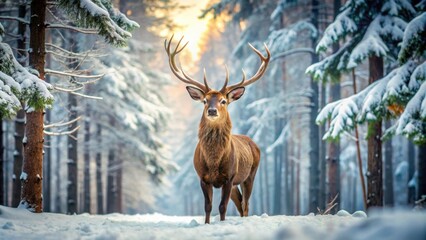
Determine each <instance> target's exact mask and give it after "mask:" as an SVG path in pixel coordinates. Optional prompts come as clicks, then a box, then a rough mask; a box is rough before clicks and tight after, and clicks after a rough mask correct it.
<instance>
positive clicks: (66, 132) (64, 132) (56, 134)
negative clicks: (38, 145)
mask: <svg viewBox="0 0 426 240" xmlns="http://www.w3.org/2000/svg"><path fill="white" fill-rule="evenodd" d="M78 129H80V126H77V127H75V128H74V129H71V130H69V131H59V132H49V131H46V130H44V131H43V132H44V134H46V135H49V136H63V135H68V136H69V137H72V138H75V137H74V136H72V135H71V134H72V133H75V132H76V131H78ZM75 140H77V139H75Z"/></svg>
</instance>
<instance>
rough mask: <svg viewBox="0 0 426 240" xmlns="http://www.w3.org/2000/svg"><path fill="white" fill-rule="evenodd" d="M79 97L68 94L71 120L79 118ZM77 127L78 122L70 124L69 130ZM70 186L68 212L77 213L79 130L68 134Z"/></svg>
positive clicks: (68, 189)
mask: <svg viewBox="0 0 426 240" xmlns="http://www.w3.org/2000/svg"><path fill="white" fill-rule="evenodd" d="M76 108H77V98H76V96H75V95H74V94H68V109H69V111H70V113H69V120H72V119H75V118H77V110H76ZM76 127H77V122H73V123H72V124H70V125H69V126H68V130H69V131H71V130H72V129H74V128H76ZM67 146H68V188H67V213H68V214H74V213H77V211H78V210H77V209H78V208H77V205H78V204H77V203H78V152H77V150H78V149H77V131H75V132H73V133H72V134H70V135H69V136H68V144H67Z"/></svg>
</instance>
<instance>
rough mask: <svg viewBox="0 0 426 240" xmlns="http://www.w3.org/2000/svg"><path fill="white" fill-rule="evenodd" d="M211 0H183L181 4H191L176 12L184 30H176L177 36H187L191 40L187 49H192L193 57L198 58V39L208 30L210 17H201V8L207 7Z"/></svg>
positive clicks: (187, 39) (177, 20)
mask: <svg viewBox="0 0 426 240" xmlns="http://www.w3.org/2000/svg"><path fill="white" fill-rule="evenodd" d="M208 2H209V0H183V1H179V3H180V4H182V5H185V6H189V7H188V8H187V9H185V10H182V11H180V12H178V13H176V19H175V21H176V23H177V24H179V25H181V26H182V27H183V28H182V32H176V33H175V36H176V37H178V38H180V37H181V36H182V35H184V36H185V40H186V41H189V43H188V46H187V47H186V49H185V50H187V51H190V52H191V54H192V57H193V59H198V57H197V55H198V52H199V49H198V44H197V43H198V40H199V39H200V38H201V35H202V33H203V32H204V31H205V30H206V27H207V21H208V19H199V18H198V17H199V16H200V15H201V10H202V9H204V8H205V6H206V5H207V3H208Z"/></svg>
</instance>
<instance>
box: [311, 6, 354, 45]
mask: <svg viewBox="0 0 426 240" xmlns="http://www.w3.org/2000/svg"><path fill="white" fill-rule="evenodd" d="M351 14H352V13H351V8H347V7H346V9H345V10H343V11H342V12H341V13H340V14H339V15H337V17H336V19H335V20H334V22H333V23H331V24H330V25H329V26H328V27H327V28H326V29H325V31H324V35H323V37H322V38H321V40H320V41H319V43H318V45H317V47H316V49H315V50H316V51H317V52H322V51H325V50H327V48H329V47H330V46H331V45H332V44H333V43H335V42H337V41H339V39H341V38H343V37H344V36H346V35H347V34H349V33H353V32H355V31H357V30H358V27H357V24H356V23H355V21H354V20H353V19H352V16H351Z"/></svg>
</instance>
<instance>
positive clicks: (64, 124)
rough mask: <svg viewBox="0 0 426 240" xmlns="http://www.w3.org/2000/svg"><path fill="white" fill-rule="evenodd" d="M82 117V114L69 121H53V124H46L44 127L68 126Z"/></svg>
mask: <svg viewBox="0 0 426 240" xmlns="http://www.w3.org/2000/svg"><path fill="white" fill-rule="evenodd" d="M81 118H82V116H78V117H76V118H74V119H72V120H70V121H67V122H58V123H52V124H48V125H44V129H46V128H55V127H63V126H67V125H70V124H72V123H75V122H77V121H78V120H80V119H81Z"/></svg>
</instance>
